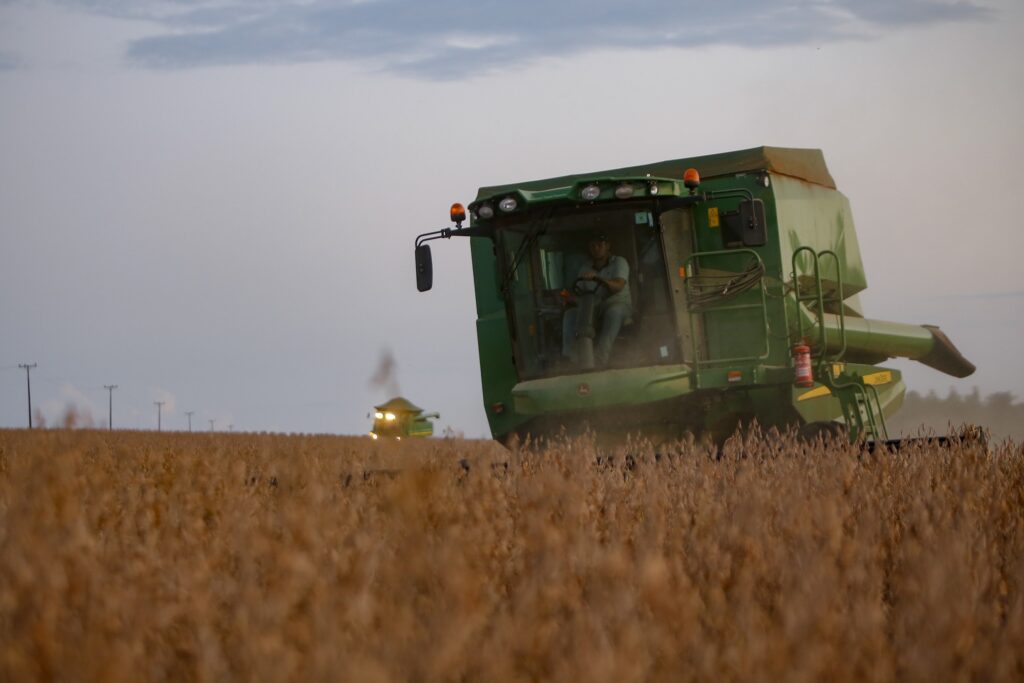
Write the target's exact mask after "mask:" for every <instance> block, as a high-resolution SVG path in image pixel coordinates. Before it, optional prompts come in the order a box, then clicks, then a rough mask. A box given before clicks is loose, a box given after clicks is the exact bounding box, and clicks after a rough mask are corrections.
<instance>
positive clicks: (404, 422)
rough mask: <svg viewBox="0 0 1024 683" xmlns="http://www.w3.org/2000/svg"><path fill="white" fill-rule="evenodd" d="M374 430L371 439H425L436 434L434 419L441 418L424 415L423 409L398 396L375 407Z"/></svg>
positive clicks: (371, 431)
mask: <svg viewBox="0 0 1024 683" xmlns="http://www.w3.org/2000/svg"><path fill="white" fill-rule="evenodd" d="M373 410H374V412H373V428H372V429H370V438H372V439H373V440H375V441H376V440H377V439H380V438H386V439H398V440H399V441H401V440H402V437H413V438H417V437H418V438H425V437H428V436H432V435H433V434H434V423H432V422H431V420H432V419H437V418H439V417H441V415H440V414H438V413H424V412H423V409H422V408H419V407H417V406H415V405H414V404H413V403H412V402H411V401H409V400H407V399H404V398H402V397H401V396H396V397H395V398H393V399H391V400H390V401H388V402H386V403H383V404H381V405H379V406H374V407H373Z"/></svg>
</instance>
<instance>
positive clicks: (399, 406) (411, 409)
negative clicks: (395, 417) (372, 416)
mask: <svg viewBox="0 0 1024 683" xmlns="http://www.w3.org/2000/svg"><path fill="white" fill-rule="evenodd" d="M374 410H380V411H388V412H391V413H422V412H423V408H419V407H417V406H416V405H415V404H413V403H412V402H411V401H409V400H407V399H404V398H402V397H401V396H396V397H395V398H393V399H391V400H390V401H388V402H387V403H382V404H381V405H379V406H374Z"/></svg>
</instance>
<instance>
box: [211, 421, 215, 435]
mask: <svg viewBox="0 0 1024 683" xmlns="http://www.w3.org/2000/svg"><path fill="white" fill-rule="evenodd" d="M214 422H216V420H210V431H211V432H212V431H213V423H214Z"/></svg>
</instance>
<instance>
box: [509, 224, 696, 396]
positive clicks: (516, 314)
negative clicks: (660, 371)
mask: <svg viewBox="0 0 1024 683" xmlns="http://www.w3.org/2000/svg"><path fill="white" fill-rule="evenodd" d="M496 239H497V244H498V249H499V264H500V268H499V279H500V284H501V288H502V294H503V296H504V297H505V301H506V306H507V309H508V314H509V323H510V329H511V332H512V342H513V347H514V351H515V359H516V368H517V370H518V373H519V376H520V379H533V378H539V377H550V376H554V375H564V374H575V373H580V372H590V371H594V370H600V369H605V368H629V367H642V366H650V365H660V364H669V363H676V362H679V350H678V342H677V337H676V332H675V326H674V323H673V317H672V314H671V311H672V310H673V309H672V305H671V299H670V295H669V290H668V276H667V270H666V264H665V259H664V257H663V252H662V243H661V235H660V231H659V229H658V226H656V225H655V221H654V218H653V215H652V213H651V212H650V211H649V210H648V207H645V206H643V205H637V204H634V205H633V206H632V207H629V208H621V207H619V208H615V209H607V208H602V209H596V210H586V211H583V210H579V209H572V210H565V211H562V212H550V213H541V212H534V213H533V214H530V215H527V216H525V217H523V216H520V217H518V218H517V220H515V221H508V222H504V221H503V223H502V224H500V225H499V226H498V230H497V231H496ZM601 242H605V243H606V246H604V247H602V246H600V243H601ZM588 307H590V308H588ZM581 319H582V321H581ZM587 323H590V324H589V325H588V324H587ZM581 337H585V338H587V342H585V343H584V344H583V345H581V343H580V341H579V340H580V338H581ZM588 353H592V356H593V357H592V358H591V357H590V356H589V355H588Z"/></svg>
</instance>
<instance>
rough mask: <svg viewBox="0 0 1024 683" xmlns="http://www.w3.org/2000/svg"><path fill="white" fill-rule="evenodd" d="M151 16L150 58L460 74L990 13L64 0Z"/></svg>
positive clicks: (945, 6)
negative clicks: (344, 64) (342, 64)
mask: <svg viewBox="0 0 1024 683" xmlns="http://www.w3.org/2000/svg"><path fill="white" fill-rule="evenodd" d="M68 4H75V5H78V7H79V8H84V9H86V10H88V11H92V12H98V13H103V14H106V15H109V16H117V17H122V18H131V19H145V20H148V21H151V22H156V23H157V24H158V25H159V26H160V27H161V32H160V33H157V34H156V35H152V36H149V37H146V38H142V39H140V40H136V41H135V42H133V43H131V44H130V46H129V48H128V58H129V60H130V61H132V62H134V63H136V64H141V65H144V66H147V67H153V68H174V69H180V68H189V67H200V66H213V65H228V64H251V63H294V62H310V61H351V62H360V63H365V64H368V65H371V66H373V67H374V68H380V69H383V70H385V71H389V72H394V73H403V74H407V75H410V76H413V77H417V78H425V79H458V78H464V77H469V76H473V75H477V74H482V73H487V72H490V71H494V70H496V69H498V68H504V67H509V66H516V65H521V64H525V63H529V62H530V61H533V60H536V59H540V58H544V57H557V56H567V55H572V54H577V53H580V52H585V51H589V50H597V49H609V48H612V49H647V48H658V47H692V46H700V45H716V44H721V45H742V46H747V47H752V48H757V47H769V46H777V45H794V44H806V43H814V44H822V43H826V42H834V41H843V40H863V39H870V38H872V37H875V36H878V35H882V34H884V33H886V32H888V31H891V30H895V29H900V28H905V27H911V26H921V25H928V24H934V23H940V22H957V21H967V20H978V19H984V18H988V17H989V16H990V14H991V11H990V10H989V9H987V8H986V7H984V6H983V5H981V4H980V3H979V2H978V1H977V0H792V1H791V2H787V3H785V4H780V5H766V4H765V3H763V2H761V1H760V0H729V1H724V0H723V1H721V2H715V3H707V2H695V1H692V0H691V1H687V0H646V1H642V2H632V3H628V2H619V1H616V2H612V1H610V0H563V1H561V2H556V3H552V2H549V1H548V0H520V1H518V2H508V0H436V1H434V2H423V1H422V0H349V1H348V2H337V1H328V0H279V1H276V2H273V1H270V0H257V1H253V0H245V1H244V2H243V1H241V0H218V1H211V0H177V1H171V2H150V3H144V2H143V3H138V2H127V1H125V0H88V1H84V2H77V3H76V2H69V3H68Z"/></svg>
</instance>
